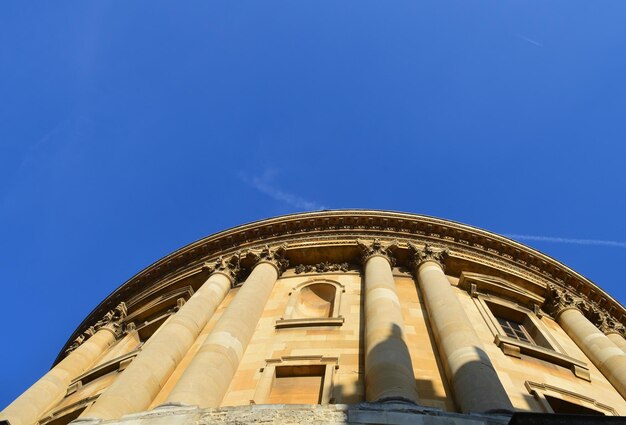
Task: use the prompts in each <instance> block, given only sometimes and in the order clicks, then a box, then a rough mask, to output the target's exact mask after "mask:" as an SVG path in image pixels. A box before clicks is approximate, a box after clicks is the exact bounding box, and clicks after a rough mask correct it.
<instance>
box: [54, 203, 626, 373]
mask: <svg viewBox="0 0 626 425" xmlns="http://www.w3.org/2000/svg"><path fill="white" fill-rule="evenodd" d="M338 229H339V230H338ZM361 231H363V232H362V234H359V233H361ZM324 233H326V234H332V237H337V238H341V237H343V236H346V239H352V240H354V239H353V238H355V237H364V238H369V237H371V238H374V237H381V238H385V239H387V240H390V239H392V238H397V239H399V240H403V239H405V238H406V239H411V240H412V241H416V240H415V239H416V236H417V237H418V238H424V239H426V240H424V241H422V242H426V243H429V242H433V243H434V244H437V243H438V242H439V243H441V244H442V245H444V246H448V247H450V248H452V249H453V251H454V256H458V257H459V258H466V259H468V260H470V261H476V260H483V259H489V264H496V265H497V266H498V267H499V268H500V267H504V268H505V269H512V270H514V274H516V275H518V276H520V277H524V278H527V279H529V280H530V281H531V282H541V283H542V285H543V286H545V284H546V281H547V282H554V283H558V284H560V285H562V286H566V287H568V288H571V289H572V290H574V291H575V292H577V291H581V290H582V291H584V292H588V290H589V289H595V290H596V291H597V293H596V294H597V295H596V296H597V297H598V305H600V306H602V307H603V308H604V309H610V308H615V309H616V310H617V311H618V312H619V313H615V315H616V316H617V317H619V318H620V319H624V320H626V311H625V310H624V308H623V307H622V306H621V305H620V304H619V303H617V302H616V301H615V300H614V299H612V298H611V297H610V296H609V295H607V294H606V293H604V292H603V291H601V290H597V287H595V285H594V284H593V283H592V282H590V281H589V280H587V279H585V278H584V277H583V276H581V275H579V274H578V273H576V272H574V271H572V270H571V269H569V268H568V267H567V266H565V265H562V264H560V263H558V262H557V261H556V260H553V259H551V258H549V257H546V256H544V255H543V254H541V253H538V252H536V251H534V250H532V248H528V247H526V246H524V245H522V244H519V243H517V242H514V241H511V240H509V239H507V238H504V237H501V236H498V235H494V234H491V233H489V232H485V231H483V230H480V229H476V228H473V227H471V226H466V225H463V224H459V223H454V222H449V221H446V220H442V219H437V218H433V217H426V216H418V215H413V214H404V213H393V212H381V211H359V210H350V211H330V212H328V211H324V212H312V213H303V214H299V215H295V216H285V217H278V218H274V219H268V220H264V221H263V222H260V223H251V224H246V225H242V226H239V227H237V228H234V229H231V230H227V231H224V232H220V233H217V234H215V235H211V236H209V237H206V238H203V239H201V240H199V241H197V242H194V243H192V244H190V245H188V246H186V247H183V248H181V249H180V250H178V251H177V252H176V253H175V254H172V255H169V256H167V257H165V258H163V259H162V260H159V261H157V262H156V263H154V264H153V265H151V266H149V267H148V268H146V269H145V270H143V271H141V272H139V273H138V274H137V275H135V276H133V277H132V278H131V279H129V280H128V281H127V282H126V283H125V284H123V285H122V286H121V287H120V288H119V289H118V290H116V291H115V292H114V293H113V294H111V296H109V297H108V298H107V299H105V300H104V301H103V302H102V303H101V304H100V305H99V306H98V307H97V308H96V309H95V310H94V312H92V314H91V315H90V316H89V317H88V318H86V319H85V321H84V322H83V323H82V324H81V326H80V327H79V329H77V330H76V332H75V334H74V335H73V336H72V337H71V338H70V342H68V345H69V344H71V342H73V341H74V339H75V338H77V337H78V335H80V334H82V333H83V332H85V331H86V329H87V328H88V326H89V325H90V324H91V323H93V321H94V316H95V315H96V314H98V312H99V311H103V310H104V309H107V308H110V306H112V305H115V304H116V303H118V302H119V301H122V300H127V299H128V297H132V296H134V295H136V294H139V293H141V292H142V291H144V290H145V288H146V287H147V286H148V285H150V286H151V285H153V282H155V281H160V280H163V279H171V276H173V275H178V274H179V273H180V272H181V271H183V272H184V271H187V270H189V269H190V268H194V267H201V265H202V264H203V262H204V261H206V259H208V258H212V257H213V258H215V257H217V256H218V255H226V254H228V253H229V252H230V253H232V252H234V251H235V250H236V249H253V248H254V245H258V244H259V242H261V241H263V242H264V243H268V244H271V245H274V244H279V243H281V242H284V241H286V240H288V241H289V242H290V243H291V241H292V240H293V239H296V240H297V239H304V238H306V239H307V240H315V239H317V238H316V237H317V236H319V235H323V234H324ZM433 235H437V237H435V236H433ZM451 235H453V236H454V239H455V241H453V240H452V239H451V238H450V237H451ZM294 242H295V241H294ZM416 242H417V241H416ZM343 243H345V242H343ZM494 244H495V245H494ZM485 247H493V248H498V249H497V251H499V254H496V253H493V252H489V251H488V250H487V249H486V248H485ZM531 265H532V266H535V267H538V268H539V271H536V270H532V269H530V266H531ZM544 272H547V273H544ZM59 360H60V358H57V361H59Z"/></svg>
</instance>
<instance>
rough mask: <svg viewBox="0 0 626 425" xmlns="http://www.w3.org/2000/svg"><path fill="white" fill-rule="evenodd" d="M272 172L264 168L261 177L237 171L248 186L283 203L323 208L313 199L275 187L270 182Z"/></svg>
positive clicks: (297, 206) (303, 208)
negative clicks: (309, 199) (249, 176)
mask: <svg viewBox="0 0 626 425" xmlns="http://www.w3.org/2000/svg"><path fill="white" fill-rule="evenodd" d="M274 174H275V171H274V170H266V172H265V173H264V174H263V176H261V177H256V176H253V177H252V178H248V176H247V175H245V174H243V173H239V179H240V180H241V181H243V182H244V183H245V184H247V185H248V186H251V187H253V188H254V189H256V190H258V191H259V192H261V193H264V194H266V195H268V196H269V197H270V198H273V199H275V200H277V201H281V202H284V203H285V204H287V205H290V206H292V207H294V208H297V209H301V210H305V211H314V210H323V209H325V207H324V205H320V204H318V203H317V202H313V201H307V200H306V199H302V198H301V197H299V196H297V195H294V194H292V193H288V192H284V191H283V190H281V189H279V188H277V187H275V186H274V185H273V184H271V180H272V177H273V175H274Z"/></svg>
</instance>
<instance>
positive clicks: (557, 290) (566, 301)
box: [543, 284, 583, 318]
mask: <svg viewBox="0 0 626 425" xmlns="http://www.w3.org/2000/svg"><path fill="white" fill-rule="evenodd" d="M582 303H583V299H582V298H580V297H577V296H575V295H574V294H572V293H571V292H570V291H568V290H567V289H565V288H561V287H559V286H556V285H554V284H548V296H547V297H546V301H545V302H544V304H543V309H544V310H545V311H546V312H547V313H548V314H550V315H551V316H552V317H554V318H557V317H558V316H559V314H561V313H562V312H563V311H565V310H567V309H570V308H576V309H579V310H580V306H581V305H582Z"/></svg>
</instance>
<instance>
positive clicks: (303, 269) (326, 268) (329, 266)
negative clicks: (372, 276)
mask: <svg viewBox="0 0 626 425" xmlns="http://www.w3.org/2000/svg"><path fill="white" fill-rule="evenodd" d="M349 269H350V264H348V263H341V264H337V263H329V262H328V261H324V262H321V263H317V264H315V265H310V264H299V265H297V266H296V268H295V272H296V274H302V273H328V272H338V271H341V272H347V271H348V270H349Z"/></svg>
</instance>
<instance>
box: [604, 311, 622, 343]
mask: <svg viewBox="0 0 626 425" xmlns="http://www.w3.org/2000/svg"><path fill="white" fill-rule="evenodd" d="M597 326H598V329H600V330H601V331H602V332H603V333H604V334H605V335H608V334H619V335H621V336H622V338H626V326H624V325H622V324H621V323H620V322H618V321H617V320H615V318H613V317H611V316H609V315H608V314H607V315H604V316H603V318H602V321H601V322H600V323H599V324H598V325H597Z"/></svg>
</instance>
